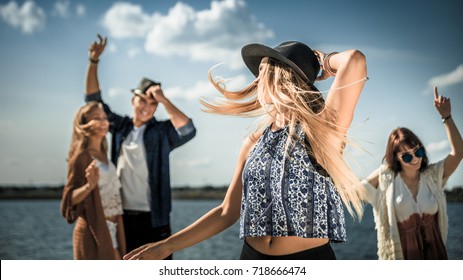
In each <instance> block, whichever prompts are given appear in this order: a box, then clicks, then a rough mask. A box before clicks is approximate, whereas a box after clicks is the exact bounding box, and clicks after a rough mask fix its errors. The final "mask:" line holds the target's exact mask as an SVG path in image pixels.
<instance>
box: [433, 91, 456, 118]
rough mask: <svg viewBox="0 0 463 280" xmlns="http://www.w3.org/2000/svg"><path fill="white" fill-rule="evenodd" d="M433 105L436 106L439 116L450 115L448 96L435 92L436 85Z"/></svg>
mask: <svg viewBox="0 0 463 280" xmlns="http://www.w3.org/2000/svg"><path fill="white" fill-rule="evenodd" d="M434 107H436V109H437V112H439V115H440V116H441V118H446V117H448V116H450V113H451V111H452V108H451V106H450V98H448V97H444V96H442V95H439V93H438V92H437V87H434Z"/></svg>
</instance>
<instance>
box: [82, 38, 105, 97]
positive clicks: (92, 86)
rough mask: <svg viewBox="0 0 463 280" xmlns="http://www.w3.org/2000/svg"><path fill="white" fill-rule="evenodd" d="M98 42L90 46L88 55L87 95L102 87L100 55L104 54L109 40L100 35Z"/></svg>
mask: <svg viewBox="0 0 463 280" xmlns="http://www.w3.org/2000/svg"><path fill="white" fill-rule="evenodd" d="M98 39H99V41H98V42H96V41H95V42H93V43H92V44H91V45H90V48H89V51H88V55H89V63H88V67H87V75H86V79H85V93H86V94H87V95H88V94H91V93H96V92H98V91H100V85H99V83H98V62H99V61H100V55H101V54H102V53H103V51H104V49H105V47H106V43H107V41H108V39H107V38H106V37H105V38H104V39H103V37H101V35H100V34H98Z"/></svg>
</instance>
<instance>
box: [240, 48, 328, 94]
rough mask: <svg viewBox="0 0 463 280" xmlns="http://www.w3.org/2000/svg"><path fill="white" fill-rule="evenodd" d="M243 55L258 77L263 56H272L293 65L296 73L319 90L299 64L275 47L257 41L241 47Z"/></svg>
mask: <svg viewBox="0 0 463 280" xmlns="http://www.w3.org/2000/svg"><path fill="white" fill-rule="evenodd" d="M241 57H242V58H243V61H244V63H245V64H246V66H247V67H248V69H249V70H251V72H252V74H254V76H256V77H257V76H259V65H260V62H261V61H262V58H264V57H270V58H273V59H275V60H277V61H279V62H282V63H284V64H286V65H288V66H289V67H291V69H293V70H294V72H296V74H297V75H298V76H299V77H301V78H302V79H303V80H304V81H305V82H306V83H307V85H309V86H310V87H311V88H312V89H313V90H314V91H319V90H318V89H317V88H316V87H315V86H314V85H313V84H312V83H310V81H309V79H308V78H307V76H306V75H305V74H304V72H303V71H302V70H301V69H300V68H299V66H297V65H296V64H295V63H294V62H292V61H291V60H289V59H288V58H286V57H285V56H283V55H282V54H281V53H279V52H278V51H276V50H274V49H273V48H270V47H267V46H265V45H262V44H257V43H256V44H248V45H246V46H244V47H243V48H242V49H241Z"/></svg>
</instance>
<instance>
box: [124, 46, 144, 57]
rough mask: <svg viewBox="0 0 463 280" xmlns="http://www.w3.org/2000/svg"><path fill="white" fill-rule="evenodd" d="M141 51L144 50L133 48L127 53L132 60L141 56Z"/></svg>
mask: <svg viewBox="0 0 463 280" xmlns="http://www.w3.org/2000/svg"><path fill="white" fill-rule="evenodd" d="M141 51H142V49H140V48H132V49H130V50H129V51H128V52H127V55H128V56H129V57H130V58H133V57H135V56H137V55H139V54H140V53H141Z"/></svg>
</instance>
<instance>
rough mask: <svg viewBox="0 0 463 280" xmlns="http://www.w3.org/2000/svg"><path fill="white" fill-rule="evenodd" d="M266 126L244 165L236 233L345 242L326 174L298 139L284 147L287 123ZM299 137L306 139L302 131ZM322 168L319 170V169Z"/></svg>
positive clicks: (335, 197)
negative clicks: (280, 127)
mask: <svg viewBox="0 0 463 280" xmlns="http://www.w3.org/2000/svg"><path fill="white" fill-rule="evenodd" d="M270 127H271V126H269V127H267V128H266V129H265V131H264V133H263V134H262V136H261V137H260V139H259V141H258V142H257V143H256V145H255V147H254V148H253V149H252V150H251V152H250V154H249V156H248V159H247V160H246V164H245V167H244V170H243V178H242V179H243V192H242V193H243V195H242V199H241V216H240V238H241V239H244V238H246V237H256V236H299V237H304V238H329V239H330V241H331V242H344V241H346V227H345V220H344V208H343V205H342V201H341V198H340V197H339V194H338V192H337V190H336V187H335V186H334V184H333V182H332V180H331V178H330V177H328V176H324V175H323V173H325V174H326V171H324V170H323V169H322V168H321V167H320V166H319V165H318V164H317V163H316V162H315V161H314V160H313V159H311V157H310V156H309V154H308V152H307V150H306V147H305V145H304V144H303V143H301V142H300V141H296V140H295V141H293V142H294V144H293V145H292V146H291V147H290V148H288V149H289V150H288V155H289V156H286V157H285V148H286V140H287V139H288V134H289V133H288V132H289V128H288V127H285V128H282V129H280V130H278V131H275V132H273V131H271V129H270ZM298 136H299V137H300V139H303V141H305V139H306V136H305V133H304V132H303V131H302V130H301V129H299V132H298ZM320 169H321V170H320Z"/></svg>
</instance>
